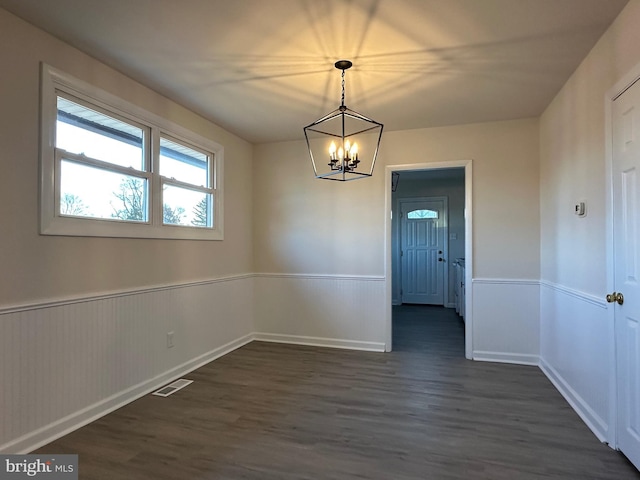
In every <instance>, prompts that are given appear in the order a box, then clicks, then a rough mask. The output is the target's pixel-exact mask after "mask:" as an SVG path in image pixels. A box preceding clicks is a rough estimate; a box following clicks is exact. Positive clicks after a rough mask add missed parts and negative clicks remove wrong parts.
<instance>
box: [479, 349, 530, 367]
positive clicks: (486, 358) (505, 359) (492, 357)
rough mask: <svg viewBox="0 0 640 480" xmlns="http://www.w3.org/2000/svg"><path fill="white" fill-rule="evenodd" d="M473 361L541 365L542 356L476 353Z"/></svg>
mask: <svg viewBox="0 0 640 480" xmlns="http://www.w3.org/2000/svg"><path fill="white" fill-rule="evenodd" d="M473 359H474V360H476V361H478V362H494V363H510V364H514V365H530V366H533V367H537V366H539V365H540V356H539V355H531V354H523V353H505V352H486V351H481V350H479V351H474V352H473Z"/></svg>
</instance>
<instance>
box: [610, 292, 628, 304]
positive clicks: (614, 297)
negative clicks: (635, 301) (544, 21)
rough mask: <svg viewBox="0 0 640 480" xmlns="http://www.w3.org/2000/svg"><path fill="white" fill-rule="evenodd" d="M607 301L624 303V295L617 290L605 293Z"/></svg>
mask: <svg viewBox="0 0 640 480" xmlns="http://www.w3.org/2000/svg"><path fill="white" fill-rule="evenodd" d="M607 302H609V303H614V302H617V303H618V305H622V304H623V303H624V295H622V294H621V293H617V292H613V293H610V294H608V295H607Z"/></svg>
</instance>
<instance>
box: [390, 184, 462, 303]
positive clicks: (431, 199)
mask: <svg viewBox="0 0 640 480" xmlns="http://www.w3.org/2000/svg"><path fill="white" fill-rule="evenodd" d="M415 202H442V205H443V208H444V212H443V217H444V223H445V225H444V245H443V247H442V251H443V252H444V253H443V256H444V259H445V265H444V266H443V278H442V282H443V284H442V306H443V307H446V306H447V305H448V304H449V265H450V264H449V263H448V262H449V260H448V258H449V197H446V196H443V195H440V196H435V197H403V198H399V199H398V210H397V211H398V212H402V204H403V203H415ZM399 220H400V221H399V222H398V227H399V232H398V243H399V248H398V251H400V250H401V249H402V238H403V235H402V222H403V221H404V219H403V218H400V219H399ZM392 255H393V254H392ZM397 272H398V275H399V276H400V291H402V279H403V276H402V274H403V271H402V256H400V258H399V259H398V269H397ZM392 298H393V296H392ZM400 303H402V294H400Z"/></svg>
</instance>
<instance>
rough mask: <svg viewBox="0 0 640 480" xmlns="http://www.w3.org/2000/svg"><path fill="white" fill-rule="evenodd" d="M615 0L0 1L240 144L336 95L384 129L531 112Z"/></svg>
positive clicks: (263, 137)
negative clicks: (343, 70)
mask: <svg viewBox="0 0 640 480" xmlns="http://www.w3.org/2000/svg"><path fill="white" fill-rule="evenodd" d="M626 3H627V0H235V1H231V0H180V1H178V0H47V1H44V0H0V7H3V8H5V9H6V10H8V11H10V12H12V13H14V14H16V15H18V16H20V17H22V18H24V19H25V20H27V21H29V22H31V23H33V24H35V25H37V26H39V27H41V28H43V29H44V30H46V31H48V32H50V33H52V34H53V35H55V36H57V37H59V38H61V39H63V40H65V41H67V42H68V43H71V44H72V45H74V46H76V47H77V48H79V49H80V50H83V51H85V52H87V53H89V54H90V55H92V56H94V57H96V58H98V59H100V60H102V61H103V62H105V63H107V64H109V65H111V66H113V67H115V68H117V69H118V70H120V71H122V72H124V73H126V74H127V75H129V76H131V77H133V78H135V79H136V80H139V81H140V82H142V83H145V84H146V85H148V86H150V87H152V88H154V89H155V90H157V91H158V92H161V93H163V94H165V95H167V96H168V97H171V98H172V99H174V100H176V101H178V102H179V103H181V104H183V105H185V106H186V107H188V108H190V109H192V110H194V111H196V112H198V113H199V114H201V115H203V116H204V117H206V118H208V119H210V120H212V121H213V122H215V123H217V124H219V125H221V126H223V127H225V128H227V129H228V130H230V131H231V132H234V133H236V134H238V135H239V136H241V137H243V138H245V139H247V140H249V141H252V142H256V143H257V142H271V141H278V140H293V139H300V138H303V134H302V127H303V126H305V125H307V124H308V123H311V122H312V121H313V120H315V119H316V118H318V117H320V116H322V115H323V114H325V113H328V112H329V111H331V110H333V109H334V108H336V107H337V106H338V105H339V101H340V71H339V70H336V69H335V68H334V67H333V64H334V62H335V61H336V60H339V59H342V58H345V59H349V60H352V61H353V62H354V66H353V68H351V69H350V70H348V71H347V74H346V102H345V103H346V105H347V106H348V107H350V108H352V109H354V110H356V111H359V112H361V113H363V114H365V115H367V116H369V117H371V118H373V119H375V120H377V121H379V122H382V123H384V124H385V130H405V129H413V128H423V127H433V126H442V125H453V124H462V123H474V122H483V121H493V120H507V119H514V118H524V117H533V116H538V115H540V114H541V113H542V111H543V110H544V108H545V107H546V106H547V105H548V104H549V102H550V101H551V100H552V99H553V97H554V96H555V94H556V93H557V92H558V90H559V89H560V87H561V86H562V85H563V84H564V82H565V81H566V80H567V78H568V77H569V76H570V75H571V73H572V72H573V71H574V70H575V68H576V67H577V66H578V64H579V63H580V61H581V60H582V59H583V58H584V57H585V56H586V54H587V53H588V52H589V50H590V49H591V48H592V47H593V45H594V44H595V42H596V41H597V40H598V38H599V37H600V36H601V35H602V33H603V32H604V31H605V30H606V28H607V27H608V26H609V25H610V23H611V22H612V21H613V19H614V18H615V17H616V16H617V14H618V13H619V12H620V10H621V9H622V8H623V7H624V5H625V4H626Z"/></svg>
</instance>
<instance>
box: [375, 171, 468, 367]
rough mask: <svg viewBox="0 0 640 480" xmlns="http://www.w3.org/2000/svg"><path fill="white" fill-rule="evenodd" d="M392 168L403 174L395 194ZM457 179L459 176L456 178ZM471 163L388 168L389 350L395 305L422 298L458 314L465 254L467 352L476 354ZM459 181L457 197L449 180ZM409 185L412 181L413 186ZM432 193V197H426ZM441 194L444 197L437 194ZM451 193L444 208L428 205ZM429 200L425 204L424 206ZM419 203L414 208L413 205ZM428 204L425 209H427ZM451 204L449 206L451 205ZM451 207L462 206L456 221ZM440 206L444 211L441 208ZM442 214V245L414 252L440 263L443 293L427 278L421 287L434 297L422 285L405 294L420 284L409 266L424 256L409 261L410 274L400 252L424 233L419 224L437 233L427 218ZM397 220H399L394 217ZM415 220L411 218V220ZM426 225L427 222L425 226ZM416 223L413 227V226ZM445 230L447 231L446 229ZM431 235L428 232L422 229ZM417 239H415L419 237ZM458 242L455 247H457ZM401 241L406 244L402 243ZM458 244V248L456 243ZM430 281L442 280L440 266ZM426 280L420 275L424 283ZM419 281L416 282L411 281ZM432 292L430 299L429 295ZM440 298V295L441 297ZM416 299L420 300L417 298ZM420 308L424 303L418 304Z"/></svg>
mask: <svg viewBox="0 0 640 480" xmlns="http://www.w3.org/2000/svg"><path fill="white" fill-rule="evenodd" d="M392 173H396V174H397V173H399V174H400V177H399V181H398V182H397V185H398V187H397V192H401V193H399V194H394V192H392V187H391V184H392V182H391V179H392ZM454 179H455V180H454ZM471 179H472V162H471V160H465V161H454V162H443V163H430V164H412V165H396V166H388V167H386V180H387V182H386V184H387V188H386V193H385V211H386V212H387V214H386V222H385V231H386V238H387V241H386V242H385V256H386V268H385V272H386V274H385V284H386V292H387V295H386V303H387V309H386V315H385V321H386V330H387V342H386V349H387V351H390V350H392V349H393V345H392V343H393V309H394V308H395V309H396V311H399V310H398V309H397V308H396V307H397V306H398V305H401V304H402V303H403V302H404V303H409V302H412V303H421V304H426V305H428V304H433V305H439V307H435V308H440V309H443V310H449V309H451V312H453V315H455V310H454V307H455V295H454V291H455V286H456V285H455V278H456V276H455V274H454V271H455V266H454V264H455V260H456V259H458V258H464V259H465V262H466V264H467V265H468V267H467V268H466V270H465V278H464V279H461V281H463V283H464V284H465V285H468V286H469V288H467V289H466V297H465V311H466V313H467V314H466V318H465V320H466V322H465V323H464V326H463V328H464V352H465V357H466V358H469V359H471V358H472V357H473V355H472V351H473V348H472V331H473V318H472V309H471V307H470V306H471V305H472V292H471V288H470V285H471V282H470V279H471V278H472V268H471V267H472V265H473V264H472V261H471V257H472V228H471V225H472V204H471V201H472V195H471V186H472V181H471ZM452 182H453V183H455V182H458V185H459V188H458V191H457V192H456V193H455V199H454V198H453V196H452V195H448V194H447V186H448V184H452ZM409 184H413V186H410V187H408V185H409ZM427 197H428V198H427ZM436 197H439V198H436ZM442 197H446V200H447V202H448V204H447V202H443V204H444V206H443V207H440V206H438V204H437V203H436V204H431V205H426V204H423V202H432V201H434V200H435V201H436V202H437V201H438V200H439V199H442ZM401 199H402V203H403V207H404V206H409V207H410V208H403V210H406V211H404V212H403V215H400V200H401ZM425 205H426V206H425ZM414 207H415V208H414ZM423 207H424V208H423ZM446 207H448V208H446ZM452 207H453V208H455V209H457V214H456V220H455V222H454V220H453V217H452V216H451V215H450V214H449V212H450V211H452ZM439 209H442V210H441V213H439V212H438V210H439ZM445 211H446V212H447V214H449V218H447V217H446V214H445ZM409 212H414V216H415V217H416V218H413V219H408V218H407V219H406V220H405V222H404V225H403V224H402V222H401V220H402V219H403V218H404V214H408V213H409ZM441 214H442V215H443V220H444V219H446V220H447V221H446V223H442V224H441V225H438V227H445V226H446V227H447V228H448V231H446V229H443V230H442V231H441V232H440V234H441V235H442V234H444V236H442V237H441V238H442V242H443V243H442V242H441V246H442V248H439V246H436V247H435V249H431V250H429V249H426V250H424V251H422V252H417V251H414V252H412V253H411V255H414V256H416V255H422V256H423V258H422V260H421V261H422V264H424V265H423V266H426V265H430V264H435V265H438V264H440V266H441V269H442V277H443V278H445V280H444V282H442V283H441V284H442V285H443V287H442V296H441V297H440V296H439V293H438V292H437V291H435V292H434V289H433V288H431V287H430V286H429V285H428V283H429V282H428V280H429V279H428V278H427V279H426V280H425V279H423V280H422V281H424V282H425V283H423V284H422V286H423V287H425V288H423V289H422V290H424V291H428V290H429V289H430V288H431V291H432V293H433V294H434V296H431V295H427V296H423V295H422V294H421V292H420V288H418V289H415V290H418V294H419V295H418V297H416V296H415V295H414V294H415V292H411V294H410V295H406V293H405V288H406V285H407V283H409V285H410V286H411V285H415V281H416V280H415V279H412V278H409V277H410V275H407V271H409V272H411V268H415V267H416V265H417V266H420V265H421V263H420V260H419V261H418V262H414V263H413V264H412V265H413V267H411V266H410V265H405V269H404V271H405V273H404V278H403V273H402V272H403V269H402V265H401V263H402V260H401V258H402V257H401V255H402V256H403V257H404V252H403V250H405V247H407V246H409V244H410V243H411V244H412V245H413V243H412V242H413V241H414V240H416V236H418V237H419V236H420V232H416V230H419V229H420V228H423V229H424V230H426V229H429V228H431V229H432V230H433V233H434V234H435V233H436V230H435V229H434V228H435V227H436V225H435V222H431V223H430V222H428V221H427V220H423V219H424V218H425V217H427V216H432V217H433V216H435V215H441ZM394 219H395V221H394ZM410 220H412V221H410ZM421 224H424V225H422V227H421V226H420V225H421ZM410 225H411V226H410ZM402 229H404V230H405V243H404V244H403V245H401V242H402V241H403V240H402V235H401V231H402ZM445 232H446V233H445ZM423 234H424V235H426V232H423ZM407 236H413V240H410V241H406V238H407ZM438 242H440V240H438V239H435V240H434V241H433V242H432V243H434V244H435V245H438ZM414 243H415V242H414ZM454 244H455V246H454ZM401 246H402V248H401ZM452 246H453V248H452ZM430 275H431V280H432V282H431V286H433V285H435V284H437V283H438V281H437V278H436V277H437V275H438V267H436V268H435V269H434V270H432V271H431V273H430ZM420 281H421V280H420V279H418V280H417V282H418V283H419V282H420ZM412 282H414V283H412ZM427 297H430V298H427ZM440 298H441V299H440ZM416 300H417V301H416ZM418 308H419V307H418Z"/></svg>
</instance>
